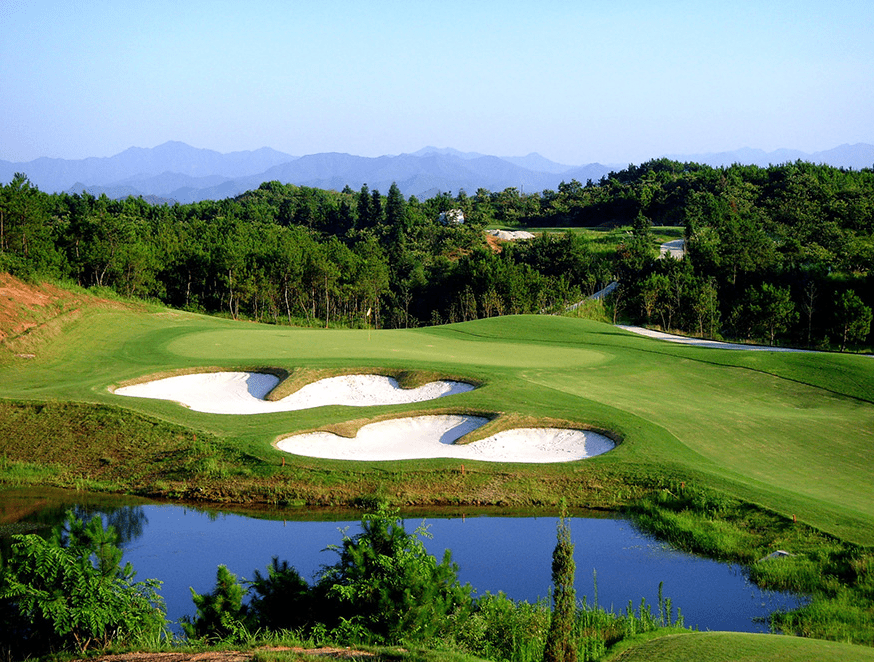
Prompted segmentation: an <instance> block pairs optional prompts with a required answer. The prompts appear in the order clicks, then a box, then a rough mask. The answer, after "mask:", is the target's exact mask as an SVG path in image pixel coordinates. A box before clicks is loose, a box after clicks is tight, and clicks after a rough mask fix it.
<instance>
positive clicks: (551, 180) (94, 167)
mask: <svg viewBox="0 0 874 662" xmlns="http://www.w3.org/2000/svg"><path fill="white" fill-rule="evenodd" d="M668 158H671V159H674V160H677V161H682V162H687V161H695V162H697V163H705V164H708V165H712V166H721V165H730V164H732V163H745V164H755V165H761V166H767V165H769V164H772V163H785V162H788V161H796V160H798V159H801V160H804V161H811V162H813V163H826V164H829V165H834V166H839V167H845V168H854V169H861V168H866V167H868V168H870V167H872V165H874V145H868V144H864V143H860V144H857V145H841V146H840V147H836V148H834V149H832V150H828V151H825V152H816V153H814V154H805V153H803V152H798V151H793V150H777V151H775V152H770V153H767V152H764V151H762V150H754V149H741V150H737V151H734V152H722V153H718V154H697V155H670V156H668ZM623 167H625V166H624V165H616V164H613V165H602V164H600V163H590V164H588V165H583V166H569V165H562V164H560V163H555V162H553V161H550V160H549V159H546V158H544V157H542V156H540V155H539V154H536V153H532V154H529V155H528V156H520V157H497V156H488V155H485V154H477V153H473V152H459V151H457V150H454V149H448V148H444V149H438V148H436V147H425V148H424V149H421V150H419V151H418V152H415V153H413V154H401V155H398V156H379V157H375V158H370V157H363V156H352V155H350V154H339V153H325V154H311V155H309V156H299V157H298V156H292V155H290V154H283V153H282V152H277V151H276V150H273V149H269V148H267V147H264V148H262V149H259V150H255V151H243V152H231V153H229V154H221V153H219V152H216V151H213V150H209V149H198V148H195V147H191V146H190V145H186V144H185V143H182V142H175V141H171V142H167V143H164V144H163V145H159V146H158V147H154V148H151V149H145V148H140V147H131V148H130V149H126V150H125V151H123V152H121V153H120V154H116V155H115V156H110V157H103V158H97V157H92V158H87V159H78V160H67V159H50V158H45V157H43V158H39V159H35V160H34V161H29V162H27V163H11V162H8V161H0V182H2V183H6V182H9V181H11V180H12V177H13V176H14V174H15V173H16V172H23V173H25V174H26V175H27V176H28V178H29V179H30V181H31V182H33V183H34V184H36V185H37V186H38V187H39V188H40V189H41V190H43V191H47V192H60V191H69V192H72V193H81V192H82V191H83V190H87V191H88V192H89V193H92V194H94V195H100V194H101V193H105V194H106V195H107V196H109V197H110V198H124V197H127V196H129V195H133V196H143V197H144V198H146V199H147V200H150V201H153V202H154V201H166V202H172V201H177V202H182V203H186V202H196V201H199V200H218V199H222V198H228V197H233V196H235V195H239V194H240V193H243V192H245V191H248V190H251V189H254V188H257V187H258V186H259V185H260V184H261V183H262V182H266V181H273V180H278V181H280V182H283V183H291V184H297V185H299V186H311V187H315V188H322V189H335V190H341V189H343V187H345V186H350V187H351V188H352V189H354V190H358V189H360V188H361V186H362V185H363V184H367V185H368V187H370V189H371V190H373V189H376V190H379V191H381V192H383V193H385V192H387V191H388V189H389V187H390V186H391V184H392V183H393V182H394V183H397V185H398V187H399V188H400V189H401V191H402V192H403V194H404V195H406V196H410V195H415V196H418V197H420V198H423V199H426V198H429V197H431V196H433V195H435V194H437V193H438V192H447V191H448V192H453V193H457V192H458V191H460V190H462V189H464V190H465V191H467V192H468V194H471V195H472V194H474V193H475V192H476V190H477V189H479V188H485V189H488V190H490V191H501V190H503V189H505V188H508V187H516V188H518V189H520V190H522V191H528V192H539V191H542V190H544V189H555V188H557V187H558V185H559V184H560V183H561V182H563V181H564V182H569V181H570V180H572V179H576V180H577V181H579V182H582V183H585V182H586V181H587V180H589V179H591V180H593V181H597V180H599V179H601V177H603V176H604V175H607V174H609V173H610V172H611V171H616V170H621V169H622V168H623Z"/></svg>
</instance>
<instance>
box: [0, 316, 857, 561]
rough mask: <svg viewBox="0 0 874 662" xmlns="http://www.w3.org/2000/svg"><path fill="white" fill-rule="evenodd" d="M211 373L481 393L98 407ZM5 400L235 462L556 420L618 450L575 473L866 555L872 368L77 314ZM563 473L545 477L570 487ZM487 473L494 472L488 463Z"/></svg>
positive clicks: (626, 337) (641, 341)
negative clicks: (446, 425)
mask: <svg viewBox="0 0 874 662" xmlns="http://www.w3.org/2000/svg"><path fill="white" fill-rule="evenodd" d="M207 366H214V367H217V368H225V369H239V368H255V367H259V366H275V367H281V368H286V369H292V368H295V367H312V368H330V369H337V368H340V369H344V370H345V369H351V368H356V367H360V368H374V367H376V368H380V367H382V368H392V369H397V368H402V369H420V370H428V371H436V372H439V373H441V374H444V375H446V376H452V377H456V378H468V379H471V380H476V381H479V382H482V383H484V386H483V387H482V388H479V389H477V390H475V391H473V392H470V393H466V394H461V395H456V396H452V397H451V398H445V399H440V400H436V401H432V402H429V403H420V404H417V405H404V406H392V407H387V408H386V407H371V408H349V407H339V406H334V407H324V408H319V409H314V410H308V411H301V412H286V413H277V414H262V415H257V416H225V415H213V414H202V413H198V412H192V411H190V410H187V409H185V408H183V407H181V406H179V405H176V404H174V403H170V402H163V401H158V400H146V399H136V398H124V397H120V396H115V395H113V394H111V393H110V392H109V390H108V388H109V387H110V386H111V385H113V384H118V383H119V382H122V381H125V380H130V379H136V378H141V377H143V376H145V375H150V374H154V373H160V372H166V371H170V370H175V369H181V368H201V367H207ZM0 397H3V398H10V399H26V400H37V401H77V402H96V403H105V404H113V405H116V406H119V407H123V408H127V409H131V410H135V411H138V412H142V413H145V414H148V415H150V416H154V417H158V418H161V419H164V420H167V421H170V422H174V423H178V424H181V425H184V426H188V427H190V428H192V429H194V430H204V431H208V432H210V433H213V434H216V435H219V436H221V437H225V438H231V439H234V440H236V442H237V443H239V444H240V445H241V446H242V447H244V450H245V451H246V452H247V453H250V454H252V455H253V456H255V457H262V458H273V459H276V458H277V457H278V454H279V451H276V450H274V449H273V448H272V446H271V444H272V442H273V441H274V440H275V439H276V437H278V436H281V435H285V434H288V433H291V432H295V431H298V430H304V429H312V428H315V427H319V426H322V425H326V424H333V423H339V422H343V421H346V420H350V419H361V418H367V417H369V416H374V415H377V414H383V413H385V412H391V413H396V414H398V415H400V414H402V413H403V412H404V411H406V410H413V409H415V410H417V411H420V410H422V409H429V408H433V409H445V408H447V407H452V408H458V409H459V410H465V409H476V410H483V411H492V412H504V413H511V414H520V415H524V416H534V417H546V418H557V419H562V420H567V421H571V422H574V423H579V424H588V425H591V426H594V427H598V428H605V429H609V430H611V431H613V432H615V433H617V434H618V435H621V437H622V439H623V442H622V443H621V444H620V445H619V446H618V447H617V448H616V449H615V450H614V451H612V452H610V453H608V454H606V455H603V456H600V457H598V458H593V459H590V460H585V461H584V462H586V463H588V465H591V466H594V467H597V468H599V469H603V470H605V471H611V470H614V469H616V470H622V471H629V472H637V473H642V474H647V473H649V474H652V475H662V474H664V473H665V472H669V473H670V474H671V475H674V476H676V477H678V478H679V479H681V480H683V479H688V480H690V481H698V482H704V483H706V484H708V485H710V486H711V487H714V488H716V489H719V490H723V491H725V492H727V493H729V494H733V495H736V496H739V497H741V498H743V499H745V500H748V501H751V502H754V503H758V504H761V505H763V506H765V507H768V508H771V509H773V510H775V511H777V512H779V513H782V514H784V515H785V516H786V517H792V516H793V515H795V516H796V517H797V518H798V520H799V521H802V522H805V523H808V524H811V525H813V526H815V527H817V528H820V529H822V530H825V531H827V532H830V533H833V534H835V535H837V536H839V537H841V538H843V539H845V540H849V541H852V542H856V543H860V544H865V545H871V544H874V468H872V467H874V465H872V462H871V460H872V458H874V402H872V400H874V359H872V358H870V357H863V356H846V355H829V354H788V353H768V352H747V351H743V352H735V351H726V350H715V349H702V348H696V347H686V346H680V345H675V344H670V343H666V342H662V341H657V340H652V339H649V338H645V337H640V336H636V335H633V334H629V333H627V332H624V331H622V330H619V329H616V328H614V327H612V326H609V325H605V324H600V323H597V322H591V321H587V320H580V319H570V318H562V317H549V316H518V317H502V318H492V319H489V320H479V321H477V322H469V323H464V324H456V325H447V326H441V327H431V328H427V329H411V330H372V331H367V330H355V331H352V330H308V329H292V328H288V327H271V326H265V325H257V324H252V323H247V322H233V321H229V320H222V319H217V318H210V317H204V316H198V315H192V314H187V313H181V312H174V311H157V312H151V313H147V312H132V311H120V310H100V309H88V310H86V311H85V312H84V313H83V315H82V316H81V317H80V318H79V319H78V320H76V321H75V322H73V323H71V324H70V325H69V326H68V327H67V328H66V329H65V332H64V333H63V335H61V336H59V337H57V338H55V339H53V340H52V341H50V342H47V343H45V344H43V345H42V346H40V348H39V350H38V351H37V357H36V358H35V359H14V360H11V361H6V362H4V364H3V365H2V366H0ZM288 459H289V460H290V459H291V458H288ZM308 462H310V463H312V462H316V461H313V460H308ZM437 462H438V463H439V461H437ZM447 462H449V461H447ZM350 464H351V463H350ZM389 464H393V463H389ZM397 464H399V465H400V464H402V463H397ZM336 465H337V463H333V464H331V463H327V462H326V464H325V466H336ZM370 466H372V465H369V464H368V465H367V467H370ZM404 466H409V464H407V465H404ZM429 466H431V465H429ZM576 466H578V465H577V464H576V463H571V464H568V465H563V466H557V465H555V466H551V467H548V468H546V467H545V468H544V471H551V472H556V471H557V472H562V471H565V472H568V473H569V474H573V473H574V471H575V467H576ZM482 470H483V471H499V470H500V465H490V464H486V463H484V464H483V465H482Z"/></svg>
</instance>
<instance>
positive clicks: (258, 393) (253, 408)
mask: <svg viewBox="0 0 874 662" xmlns="http://www.w3.org/2000/svg"><path fill="white" fill-rule="evenodd" d="M278 383H279V378H278V377H274V376H273V375H268V374H264V373H259V372H211V373H201V374H195V375H180V376H178V377H168V378H166V379H158V380H156V381H153V382H146V383H144V384H134V385H133V386H124V387H122V388H118V389H116V390H115V393H116V395H127V396H134V397H138V398H155V399H158V400H173V401H175V402H178V403H180V404H182V405H184V406H186V407H189V408H191V409H193V410H194V411H200V412H204V413H207V414H266V413H272V412H281V411H297V410H299V409H309V408H311V407H323V406H325V405H348V406H351V407H371V406H375V405H398V404H408V403H411V402H423V401H425V400H433V399H435V398H442V397H445V396H447V395H453V394H455V393H465V392H467V391H471V390H473V388H474V387H473V385H471V384H466V383H464V382H455V381H436V382H430V383H428V384H425V385H424V386H420V387H418V388H411V389H403V388H401V387H400V386H398V383H397V381H396V380H395V379H393V378H391V377H383V376H381V375H345V376H342V377H330V378H328V379H322V380H320V381H317V382H314V383H312V384H307V385H306V386H304V387H303V388H301V389H300V390H299V391H297V392H296V393H292V394H291V395H289V396H287V397H285V398H282V399H281V400H277V401H275V402H271V401H268V400H265V399H264V397H265V396H266V395H267V394H268V393H270V391H271V390H272V389H273V388H274V387H275V386H276V385H277V384H278Z"/></svg>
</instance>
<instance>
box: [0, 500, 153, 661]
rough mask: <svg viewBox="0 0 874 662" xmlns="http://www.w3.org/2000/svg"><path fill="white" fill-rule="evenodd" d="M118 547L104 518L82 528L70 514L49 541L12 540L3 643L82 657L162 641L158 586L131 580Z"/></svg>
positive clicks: (23, 650)
mask: <svg viewBox="0 0 874 662" xmlns="http://www.w3.org/2000/svg"><path fill="white" fill-rule="evenodd" d="M117 545H118V535H117V534H116V532H115V529H114V528H113V527H111V526H110V527H107V528H106V529H104V528H103V522H102V521H101V519H100V517H98V516H95V517H94V518H93V519H92V520H91V521H90V522H88V524H85V523H84V522H83V521H82V520H80V519H78V518H76V517H75V516H74V515H73V514H72V513H68V514H67V519H66V521H65V523H64V525H62V526H60V527H58V528H56V529H55V530H54V532H53V534H52V536H51V537H50V538H49V539H43V538H41V537H39V536H38V535H35V534H28V535H17V536H13V538H12V553H11V555H10V557H9V559H8V561H7V563H6V567H5V570H4V572H3V576H2V581H0V598H2V599H3V601H4V608H3V610H2V612H0V617H2V618H3V623H2V625H3V627H2V631H3V634H2V635H0V638H3V639H6V642H4V643H5V644H6V646H8V647H9V652H10V653H13V654H19V655H32V654H41V653H43V652H47V651H52V650H62V649H64V650H76V651H79V652H82V651H86V650H88V649H91V648H101V649H103V648H106V647H107V646H109V645H110V644H111V643H128V642H130V641H132V640H134V639H137V638H139V637H160V636H162V635H163V634H164V632H165V627H166V622H165V619H164V610H163V602H162V600H161V598H160V596H159V595H158V593H157V588H158V587H159V586H160V582H159V581H157V580H154V579H149V580H146V581H144V582H136V583H134V581H133V577H134V575H135V573H134V571H133V568H132V567H131V565H130V564H129V563H128V564H126V565H125V566H124V567H122V566H121V565H120V563H121V556H122V551H121V549H119V548H118V546H117Z"/></svg>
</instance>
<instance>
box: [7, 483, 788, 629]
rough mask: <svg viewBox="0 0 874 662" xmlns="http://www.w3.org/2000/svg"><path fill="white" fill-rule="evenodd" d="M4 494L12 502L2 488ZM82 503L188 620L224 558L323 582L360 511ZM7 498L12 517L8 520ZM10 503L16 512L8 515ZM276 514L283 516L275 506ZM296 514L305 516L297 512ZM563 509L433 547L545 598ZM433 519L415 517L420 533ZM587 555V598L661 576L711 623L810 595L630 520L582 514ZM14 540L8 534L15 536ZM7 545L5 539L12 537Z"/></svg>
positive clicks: (457, 523)
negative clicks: (277, 563)
mask: <svg viewBox="0 0 874 662" xmlns="http://www.w3.org/2000/svg"><path fill="white" fill-rule="evenodd" d="M2 496H3V498H2V499H0V502H3V503H4V504H6V503H8V502H9V501H10V500H9V499H8V498H6V496H5V495H2ZM66 507H69V504H68V505H67V506H66ZM76 508H78V509H79V511H78V512H79V513H80V514H82V515H86V516H88V517H90V516H91V513H95V512H99V513H100V514H101V515H102V516H103V518H104V521H106V522H108V523H111V524H113V526H115V527H116V529H117V530H118V531H119V533H120V534H121V537H122V540H123V541H124V542H123V545H122V546H123V547H124V552H125V553H124V561H125V562H130V563H132V564H133V567H134V569H135V570H136V571H137V579H139V580H142V579H146V578H152V577H154V578H157V579H160V580H161V581H163V587H162V589H161V594H162V595H163V596H164V599H165V601H166V604H167V615H168V618H170V619H172V620H178V619H179V618H180V617H181V616H182V615H184V614H192V615H193V613H194V606H193V604H192V602H191V593H190V591H189V586H190V587H193V588H194V590H195V591H197V592H198V593H203V592H206V591H210V590H212V588H213V586H214V584H215V571H216V567H217V566H218V565H219V564H224V565H226V566H228V568H229V569H230V570H231V572H233V573H235V574H236V575H237V576H239V577H241V578H250V579H251V578H252V577H253V576H254V570H255V569H256V568H257V569H260V570H261V571H262V573H263V572H264V569H265V568H266V567H267V565H268V564H269V563H270V559H271V557H272V556H278V557H279V559H280V560H287V561H288V562H289V563H290V564H291V565H293V566H295V567H296V568H297V569H298V571H299V572H300V573H301V575H302V576H303V577H304V578H307V579H310V580H312V579H313V577H314V576H315V575H316V574H317V573H318V571H319V569H320V567H321V566H323V565H330V564H333V563H334V562H335V561H336V558H337V557H336V554H335V553H334V552H331V551H328V550H326V548H327V546H328V545H332V544H339V543H340V541H341V538H342V533H341V530H342V529H347V532H348V533H349V535H354V534H355V533H357V532H358V531H359V530H360V528H359V524H358V522H357V521H355V520H351V519H350V520H348V521H292V520H285V521H283V520H275V519H274V520H269V519H257V518H254V517H247V516H243V515H239V514H232V513H216V512H211V513H206V512H202V511H198V510H194V509H192V508H190V507H185V506H178V505H154V504H151V505H126V506H114V507H113V506H107V505H102V506H100V507H96V506H94V505H87V506H86V505H82V504H77V505H76ZM6 510H7V509H6V508H5V506H4V507H3V508H0V522H8V521H9V520H8V519H6V517H7V516H8V513H6ZM64 510H65V507H64V506H59V507H55V508H49V507H46V508H42V509H34V510H33V512H31V513H30V514H29V515H28V516H27V517H25V518H24V519H25V520H29V521H39V522H42V523H44V524H46V525H51V524H52V523H53V522H51V521H50V520H51V519H52V518H55V522H57V521H60V520H61V519H63V513H64ZM4 513H6V514H4ZM274 516H275V514H274ZM290 516H294V515H293V514H292V515H290ZM556 521H557V520H556V518H552V517H518V518H517V517H491V516H477V517H455V518H438V517H428V518H427V520H426V522H425V523H426V525H427V526H428V531H429V533H430V534H431V536H432V537H431V538H430V539H426V540H425V541H424V542H425V545H426V547H427V548H428V551H429V552H431V553H432V554H434V555H436V556H437V557H438V558H440V557H441V556H442V554H443V550H444V549H450V550H452V558H453V560H454V561H455V562H456V563H458V565H459V576H460V579H461V581H462V582H463V583H470V584H471V586H473V587H474V588H475V589H476V590H477V593H478V594H480V595H482V594H483V593H485V592H487V591H488V592H492V593H496V592H498V591H503V592H504V593H506V594H507V595H508V596H509V597H511V598H514V599H519V600H528V601H532V602H533V601H536V600H538V599H539V598H544V597H546V596H547V595H548V591H549V586H550V581H551V561H552V550H553V548H554V546H555V531H556ZM421 523H422V518H421V517H411V518H410V519H407V520H406V528H407V530H408V531H412V530H414V529H415V528H416V527H417V526H418V525H419V524H421ZM570 527H571V535H572V538H573V542H574V543H575V545H576V547H575V554H574V556H575V560H576V564H577V581H576V589H577V596H578V597H579V598H580V599H582V598H583V597H584V596H585V597H586V600H587V602H588V603H589V604H591V603H593V602H594V600H595V586H594V582H593V572H594V571H597V600H598V603H599V604H600V605H601V606H603V607H605V608H607V609H610V608H613V609H615V610H617V611H618V610H620V609H625V608H626V607H627V606H628V603H629V601H631V602H632V603H633V604H634V606H635V608H636V607H638V606H639V604H640V601H641V598H644V599H645V600H646V601H647V603H648V604H650V605H653V606H656V605H657V595H658V585H659V582H664V595H665V596H667V597H670V598H671V599H672V602H673V605H674V607H675V608H676V607H679V608H680V609H681V610H682V613H683V616H684V618H685V621H686V625H690V626H697V627H698V628H699V629H701V630H735V631H746V632H761V631H767V626H766V625H765V624H764V623H762V622H759V621H757V620H755V619H762V618H765V617H766V616H767V615H768V614H769V613H770V612H771V611H774V610H776V609H791V608H793V607H795V606H796V605H797V604H798V599H797V598H795V597H794V596H792V595H789V594H782V593H775V592H765V591H761V590H760V589H759V588H757V587H756V586H754V585H752V584H750V583H749V582H748V581H747V580H746V578H745V576H744V575H743V573H742V571H741V568H740V567H739V566H731V565H726V564H722V563H717V562H715V561H710V560H707V559H703V558H700V557H696V556H693V555H690V554H685V553H682V552H678V551H676V550H674V549H672V548H670V547H668V546H666V545H664V544H662V543H659V542H658V541H655V540H654V539H652V538H650V537H648V536H646V535H643V534H642V533H640V532H639V531H637V530H636V529H635V528H634V527H633V526H632V525H631V523H630V522H628V521H627V520H624V519H604V518H598V519H590V518H581V517H574V518H571V519H570ZM7 542H8V541H7ZM4 546H5V545H4Z"/></svg>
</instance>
